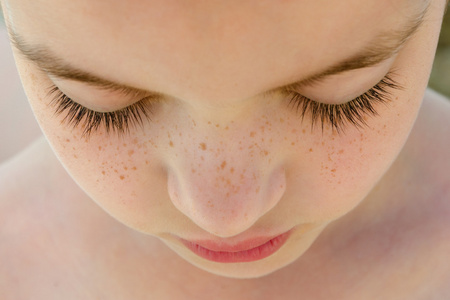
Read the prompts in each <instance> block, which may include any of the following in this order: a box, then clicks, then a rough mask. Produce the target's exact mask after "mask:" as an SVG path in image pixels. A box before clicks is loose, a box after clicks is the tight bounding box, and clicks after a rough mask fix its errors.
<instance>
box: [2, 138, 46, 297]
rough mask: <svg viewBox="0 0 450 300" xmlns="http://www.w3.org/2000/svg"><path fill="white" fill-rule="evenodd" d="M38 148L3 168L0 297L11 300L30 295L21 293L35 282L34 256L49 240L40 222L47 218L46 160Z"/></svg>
mask: <svg viewBox="0 0 450 300" xmlns="http://www.w3.org/2000/svg"><path fill="white" fill-rule="evenodd" d="M35 148H36V146H35V145H33V146H31V147H30V148H28V149H26V150H24V151H23V152H22V153H19V154H18V155H16V156H15V157H13V158H11V159H9V160H8V161H6V162H5V163H3V164H2V165H0V220H1V221H0V223H1V226H0V240H1V241H2V242H1V243H0V265H1V266H2V271H1V272H0V294H2V295H4V296H5V297H6V298H8V297H9V299H25V297H26V296H27V295H20V292H19V291H20V288H21V287H22V286H23V287H26V286H29V285H30V282H31V281H33V280H34V279H35V276H34V275H35V274H34V270H36V269H37V268H39V267H38V265H39V261H38V260H37V259H35V255H33V253H37V252H38V251H39V250H38V249H40V248H42V241H43V240H45V239H46V238H45V235H46V232H45V229H44V228H45V227H43V226H41V225H43V223H41V222H40V221H41V220H44V219H45V218H46V216H45V215H43V214H42V212H40V211H39V210H38V207H39V205H38V203H37V202H39V198H40V195H42V192H43V189H44V187H43V186H42V184H41V183H42V178H43V177H44V176H43V174H44V170H42V168H40V167H39V162H40V161H42V159H43V157H42V155H40V153H39V151H36V149H35ZM33 156H34V157H35V159H31V157H33ZM42 262H44V260H43V261H42ZM25 271H27V272H25ZM18 292H19V294H18Z"/></svg>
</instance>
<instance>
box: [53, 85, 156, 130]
mask: <svg viewBox="0 0 450 300" xmlns="http://www.w3.org/2000/svg"><path fill="white" fill-rule="evenodd" d="M48 96H53V100H52V101H51V102H50V105H52V106H55V107H56V109H55V114H56V115H60V114H62V113H63V112H66V115H65V116H64V119H63V120H62V122H63V123H66V124H68V125H70V126H72V127H73V128H76V127H78V126H81V128H82V129H83V133H82V136H83V137H89V136H90V134H91V133H92V132H94V131H96V130H98V129H99V127H101V126H102V127H104V128H105V129H106V132H107V133H108V134H109V133H110V132H115V133H118V134H119V135H121V134H124V133H129V129H130V127H131V126H136V125H139V126H142V124H143V120H145V119H148V120H150V115H151V103H150V101H145V99H142V100H141V101H139V102H136V103H134V104H133V105H130V106H128V107H125V108H123V109H120V110H117V111H112V112H97V111H93V110H90V109H88V108H86V107H84V106H82V105H80V104H78V103H76V102H74V101H73V100H72V99H70V98H69V97H68V96H67V95H66V94H64V93H63V92H62V91H61V90H60V89H59V88H58V87H57V86H52V87H50V89H49V91H48Z"/></svg>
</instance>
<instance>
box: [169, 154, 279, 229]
mask: <svg viewBox="0 0 450 300" xmlns="http://www.w3.org/2000/svg"><path fill="white" fill-rule="evenodd" d="M245 156H246V155H245V153H236V152H233V151H229V152H228V153H222V154H221V155H220V156H217V155H207V154H205V155H203V156H199V157H198V156H195V155H194V156H192V157H190V159H185V160H183V162H182V163H178V164H177V165H175V166H172V167H171V168H170V170H169V172H168V192H169V196H170V198H171V201H172V203H173V204H174V205H175V207H176V208H177V209H178V210H180V211H181V212H182V213H183V214H184V215H186V216H187V217H189V218H190V219H191V220H192V221H193V222H194V223H195V224H197V225H198V226H200V227H201V228H202V229H204V230H205V231H207V232H209V233H211V234H214V235H216V236H220V237H231V236H235V235H238V234H239V233H241V232H244V231H245V230H247V229H248V228H250V227H251V226H252V225H253V224H254V223H255V222H256V221H257V220H258V219H260V218H261V217H262V216H263V215H264V214H266V213H267V212H268V211H270V210H271V209H272V208H273V207H274V206H275V205H276V204H277V203H278V202H279V201H280V199H281V198H282V196H283V194H284V191H285V189H286V176H285V170H284V168H283V167H282V166H278V167H274V166H270V165H269V164H267V163H258V160H254V159H252V158H251V157H245ZM261 161H264V160H261Z"/></svg>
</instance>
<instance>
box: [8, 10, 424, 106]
mask: <svg viewBox="0 0 450 300" xmlns="http://www.w3.org/2000/svg"><path fill="white" fill-rule="evenodd" d="M429 5H430V3H428V4H427V6H426V7H425V9H423V10H422V11H421V12H420V13H419V14H417V15H414V16H413V17H412V18H410V19H408V21H407V22H405V24H404V25H403V26H402V28H400V29H397V30H392V31H384V32H382V33H380V34H378V35H376V36H375V38H374V39H372V41H370V42H369V43H368V44H367V45H366V46H365V47H363V49H362V50H361V51H360V52H358V53H357V54H356V55H352V56H351V57H349V58H346V59H344V60H342V61H340V62H338V63H336V64H334V65H332V66H330V67H328V68H326V69H325V70H323V71H320V72H318V73H316V74H313V75H311V76H308V77H307V78H305V79H301V80H300V81H296V82H294V83H291V84H287V85H284V86H281V87H277V88H274V89H271V90H269V91H267V92H265V93H263V95H264V96H266V95H269V94H273V93H277V92H282V91H294V90H298V88H299V87H302V86H307V85H314V84H316V83H318V82H320V81H322V80H324V79H325V78H327V77H329V76H331V75H337V74H340V73H344V72H347V71H351V70H357V69H363V68H368V67H371V66H375V65H377V64H379V63H381V62H383V61H385V60H387V59H389V58H391V57H392V56H394V55H395V54H396V53H397V52H398V51H399V50H400V48H401V46H402V45H403V44H404V43H405V42H406V41H407V40H408V39H409V38H410V37H411V36H412V35H413V34H414V33H415V32H416V31H417V30H418V28H419V27H420V25H421V24H422V23H423V20H424V17H425V15H426V12H427V11H428V7H429ZM7 25H8V24H7ZM7 27H8V29H9V32H10V40H11V43H12V45H13V46H14V47H15V48H16V49H17V50H18V51H19V53H20V54H21V55H23V56H24V57H25V58H26V59H28V60H30V61H32V62H33V63H35V64H36V66H37V67H38V68H39V69H40V70H42V71H44V72H45V73H47V74H48V75H51V76H54V77H56V78H59V79H66V80H74V81H78V82H82V83H85V84H88V85H90V86H93V87H96V88H100V89H103V90H108V91H112V92H120V93H121V94H124V95H132V96H134V95H135V96H139V95H143V94H150V96H153V97H155V98H163V97H164V94H162V93H159V92H153V91H149V90H144V89H140V88H136V87H132V86H129V85H125V84H122V83H119V82H114V81H111V80H108V79H105V78H102V77H100V76H97V75H95V74H93V73H91V72H88V71H84V70H82V69H79V68H77V67H74V66H72V65H71V64H70V63H68V62H66V61H64V59H62V58H60V57H58V56H57V55H55V54H54V53H53V52H52V51H51V50H50V49H48V48H46V47H44V46H42V45H39V44H38V45H31V44H29V43H27V42H26V41H25V39H24V38H23V37H22V36H21V35H19V34H18V33H17V32H15V31H14V30H13V29H12V28H11V27H10V26H7Z"/></svg>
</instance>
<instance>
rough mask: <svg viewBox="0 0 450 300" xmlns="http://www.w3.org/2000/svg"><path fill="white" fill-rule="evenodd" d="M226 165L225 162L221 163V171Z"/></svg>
mask: <svg viewBox="0 0 450 300" xmlns="http://www.w3.org/2000/svg"><path fill="white" fill-rule="evenodd" d="M226 165H227V162H226V161H223V162H222V164H221V165H220V168H221V169H222V170H223V169H225V166H226Z"/></svg>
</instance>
